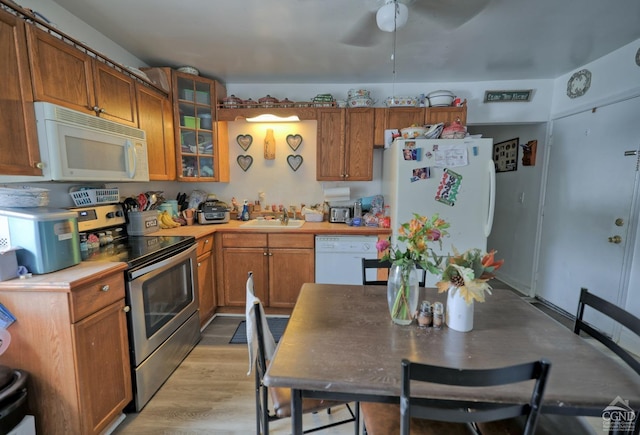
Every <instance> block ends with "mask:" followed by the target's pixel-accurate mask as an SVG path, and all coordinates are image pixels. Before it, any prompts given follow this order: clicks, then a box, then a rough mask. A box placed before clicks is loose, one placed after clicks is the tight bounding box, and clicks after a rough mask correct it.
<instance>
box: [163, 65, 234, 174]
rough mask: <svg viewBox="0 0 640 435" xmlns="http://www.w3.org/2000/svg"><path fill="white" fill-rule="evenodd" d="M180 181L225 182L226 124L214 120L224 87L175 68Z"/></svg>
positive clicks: (226, 167)
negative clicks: (217, 102)
mask: <svg viewBox="0 0 640 435" xmlns="http://www.w3.org/2000/svg"><path fill="white" fill-rule="evenodd" d="M173 73H174V82H173V83H174V110H175V117H176V119H175V125H176V126H177V128H176V152H177V163H178V168H177V170H178V171H177V173H178V180H179V181H228V178H229V176H228V173H229V169H228V167H229V162H228V153H227V151H226V150H227V148H228V143H227V142H228V141H227V140H226V137H227V135H226V134H223V133H225V132H226V124H224V125H222V126H221V125H219V124H218V123H217V122H216V113H215V108H216V101H217V100H218V99H219V98H224V95H222V96H219V95H217V94H218V93H224V88H223V87H222V86H221V85H220V84H219V83H218V82H216V81H215V80H211V79H207V78H204V77H199V76H195V75H192V74H186V73H179V72H176V71H174V72H173Z"/></svg>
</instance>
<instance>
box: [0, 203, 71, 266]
mask: <svg viewBox="0 0 640 435" xmlns="http://www.w3.org/2000/svg"><path fill="white" fill-rule="evenodd" d="M0 216H6V218H7V221H8V223H9V225H8V227H9V239H10V241H11V246H16V247H17V246H19V247H21V248H22V249H19V250H18V251H17V252H16V254H17V257H18V265H21V266H26V267H27V269H28V270H29V272H31V273H36V274H43V273H49V272H54V271H56V270H60V269H64V268H66V267H70V266H74V265H76V264H78V263H80V260H81V258H80V238H79V236H78V214H77V213H76V212H74V211H69V210H63V209H50V208H22V209H0Z"/></svg>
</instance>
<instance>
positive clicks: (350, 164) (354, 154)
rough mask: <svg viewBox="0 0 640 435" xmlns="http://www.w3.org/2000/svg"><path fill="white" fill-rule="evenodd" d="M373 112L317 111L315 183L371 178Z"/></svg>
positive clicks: (370, 110) (372, 110)
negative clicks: (316, 181)
mask: <svg viewBox="0 0 640 435" xmlns="http://www.w3.org/2000/svg"><path fill="white" fill-rule="evenodd" d="M374 110H375V109H372V108H353V109H333V108H332V109H324V108H318V109H317V119H318V143H317V162H316V164H317V167H316V179H317V180H318V181H334V180H335V181H370V180H372V179H373V142H374V141H373V133H374V119H375V116H374V113H375V111H374Z"/></svg>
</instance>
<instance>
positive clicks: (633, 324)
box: [573, 288, 640, 375]
mask: <svg viewBox="0 0 640 435" xmlns="http://www.w3.org/2000/svg"><path fill="white" fill-rule="evenodd" d="M585 307H591V308H592V309H594V310H596V311H598V312H600V313H602V314H604V315H606V316H608V317H609V318H611V319H612V320H614V321H615V322H617V323H618V324H620V325H622V326H624V327H625V328H627V329H628V330H630V331H631V332H633V333H634V334H636V335H638V336H640V319H639V318H637V317H636V316H634V315H633V314H631V313H629V312H627V311H625V310H623V309H622V308H620V307H618V306H617V305H615V304H612V303H611V302H609V301H607V300H605V299H602V298H601V297H599V296H596V295H594V294H593V293H590V292H589V290H588V289H586V288H582V289H581V290H580V301H579V302H578V312H577V314H576V321H575V324H574V326H573V332H575V333H576V334H580V331H584V332H585V333H587V334H589V335H590V336H591V337H593V338H595V339H596V340H598V341H599V342H600V343H602V344H604V345H605V346H607V347H608V348H609V349H610V350H611V351H612V352H614V353H615V354H616V355H618V356H619V357H620V358H621V359H622V360H623V361H624V362H625V363H627V364H628V365H629V366H630V367H631V368H632V369H633V370H634V371H635V372H636V373H638V374H639V375H640V361H639V360H638V359H636V357H634V356H633V355H632V354H631V353H630V352H629V351H628V350H626V349H624V348H623V347H621V346H620V345H619V344H618V343H616V342H615V341H614V340H613V339H612V338H611V337H610V336H609V335H607V334H605V333H604V332H602V331H601V330H599V329H598V328H596V327H595V326H593V325H591V324H589V323H587V322H585V321H584V320H583V316H584V311H585Z"/></svg>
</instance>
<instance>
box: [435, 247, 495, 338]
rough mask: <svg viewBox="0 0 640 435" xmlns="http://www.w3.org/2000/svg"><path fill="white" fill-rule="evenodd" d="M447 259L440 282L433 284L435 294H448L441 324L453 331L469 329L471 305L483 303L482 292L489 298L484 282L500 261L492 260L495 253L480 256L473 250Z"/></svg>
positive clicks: (471, 326) (489, 288)
mask: <svg viewBox="0 0 640 435" xmlns="http://www.w3.org/2000/svg"><path fill="white" fill-rule="evenodd" d="M454 253H455V255H453V256H451V257H449V259H448V261H447V262H446V265H445V266H444V268H443V270H442V280H441V281H440V282H438V283H436V286H437V287H438V293H442V292H445V291H448V293H447V307H446V315H445V322H446V323H447V326H448V327H449V328H451V329H453V330H456V331H461V332H467V331H470V330H472V329H473V303H474V301H478V302H484V298H485V292H486V293H489V294H491V286H490V285H489V283H488V282H487V281H489V280H490V279H491V278H493V277H494V276H495V274H494V272H495V271H496V270H497V269H499V268H500V266H502V264H503V263H504V260H498V261H496V260H495V253H496V251H495V250H493V251H491V252H489V253H484V252H482V251H481V250H480V249H477V248H473V249H469V250H468V251H465V252H463V253H462V254H459V253H458V252H457V251H456V250H455V248H454Z"/></svg>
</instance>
